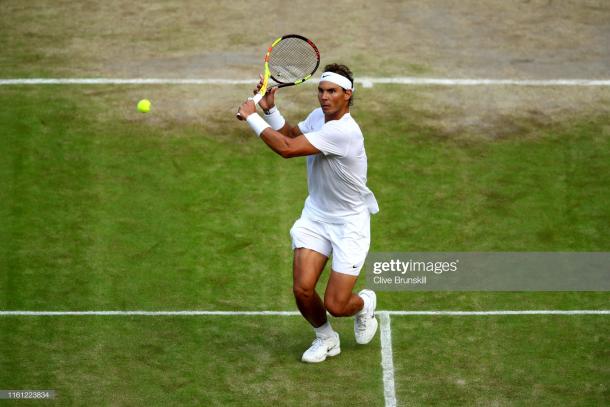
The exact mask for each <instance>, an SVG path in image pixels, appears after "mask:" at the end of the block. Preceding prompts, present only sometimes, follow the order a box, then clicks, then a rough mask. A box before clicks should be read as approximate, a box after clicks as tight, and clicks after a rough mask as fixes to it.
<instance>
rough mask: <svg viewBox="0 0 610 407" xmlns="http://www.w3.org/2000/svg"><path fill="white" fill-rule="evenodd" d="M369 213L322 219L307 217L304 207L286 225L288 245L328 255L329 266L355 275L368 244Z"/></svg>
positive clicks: (357, 272) (340, 271) (339, 271)
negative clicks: (340, 219)
mask: <svg viewBox="0 0 610 407" xmlns="http://www.w3.org/2000/svg"><path fill="white" fill-rule="evenodd" d="M370 219H371V215H370V214H369V213H368V212H364V213H362V214H360V215H357V216H350V217H349V218H345V221H344V223H325V222H319V221H315V220H313V219H311V218H310V217H309V216H308V215H307V214H306V211H303V213H302V214H301V217H300V218H299V219H298V220H297V221H296V222H295V223H294V225H293V226H292V229H290V236H291V237H292V249H293V250H294V249H297V248H306V249H311V250H315V251H316V252H318V253H321V254H323V255H325V256H326V257H330V256H331V254H332V258H333V260H332V269H333V270H334V271H336V272H338V273H343V274H349V275H352V276H357V275H358V274H360V270H361V269H362V266H363V265H364V260H365V259H366V255H367V253H368V251H369V246H370V244H371V223H370Z"/></svg>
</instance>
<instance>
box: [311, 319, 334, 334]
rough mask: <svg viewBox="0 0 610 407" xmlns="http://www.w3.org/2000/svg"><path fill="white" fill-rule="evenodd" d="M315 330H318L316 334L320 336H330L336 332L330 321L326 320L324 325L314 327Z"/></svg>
mask: <svg viewBox="0 0 610 407" xmlns="http://www.w3.org/2000/svg"><path fill="white" fill-rule="evenodd" d="M313 330H314V331H316V336H317V337H318V338H330V337H331V336H333V334H334V333H335V331H333V328H332V327H331V326H330V322H328V321H326V323H325V324H324V325H322V326H319V327H317V328H314V329H313Z"/></svg>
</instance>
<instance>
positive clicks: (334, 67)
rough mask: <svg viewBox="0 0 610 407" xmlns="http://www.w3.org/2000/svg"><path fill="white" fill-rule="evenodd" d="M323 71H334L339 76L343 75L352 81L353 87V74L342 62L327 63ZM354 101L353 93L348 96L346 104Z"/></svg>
mask: <svg viewBox="0 0 610 407" xmlns="http://www.w3.org/2000/svg"><path fill="white" fill-rule="evenodd" d="M324 72H334V73H338V74H339V75H341V76H345V77H346V78H347V79H349V80H350V82H351V83H352V88H353V87H354V74H353V73H352V71H351V70H350V69H349V68H348V67H347V66H345V65H343V64H328V65H326V66H325V67H324ZM353 103H354V94H353V93H352V96H351V97H350V98H349V104H348V106H351V105H352V104H353Z"/></svg>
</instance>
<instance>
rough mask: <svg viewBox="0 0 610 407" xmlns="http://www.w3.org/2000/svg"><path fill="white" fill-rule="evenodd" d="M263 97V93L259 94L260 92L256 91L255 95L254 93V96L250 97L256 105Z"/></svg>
mask: <svg viewBox="0 0 610 407" xmlns="http://www.w3.org/2000/svg"><path fill="white" fill-rule="evenodd" d="M262 98H263V95H261V94H260V93H257V94H256V95H254V97H252V98H250V99H251V100H252V101H253V102H254V104H255V105H258V102H260V101H261V99H262Z"/></svg>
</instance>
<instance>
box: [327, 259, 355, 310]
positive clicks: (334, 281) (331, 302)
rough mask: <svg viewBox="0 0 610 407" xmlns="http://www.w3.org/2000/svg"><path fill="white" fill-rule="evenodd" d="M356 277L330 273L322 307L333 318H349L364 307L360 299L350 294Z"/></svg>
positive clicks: (334, 272)
mask: <svg viewBox="0 0 610 407" xmlns="http://www.w3.org/2000/svg"><path fill="white" fill-rule="evenodd" d="M357 280H358V276H353V275H349V274H344V273H338V272H336V271H334V270H333V271H332V272H331V274H330V278H329V280H328V285H327V286H326V291H325V292H324V307H325V308H326V309H327V310H328V312H329V313H330V314H331V315H332V316H334V317H349V316H352V315H355V314H356V313H358V312H359V311H360V310H361V309H362V308H363V307H364V301H363V299H362V297H360V296H359V295H356V294H354V293H353V292H352V290H353V289H354V285H356V281H357Z"/></svg>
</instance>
